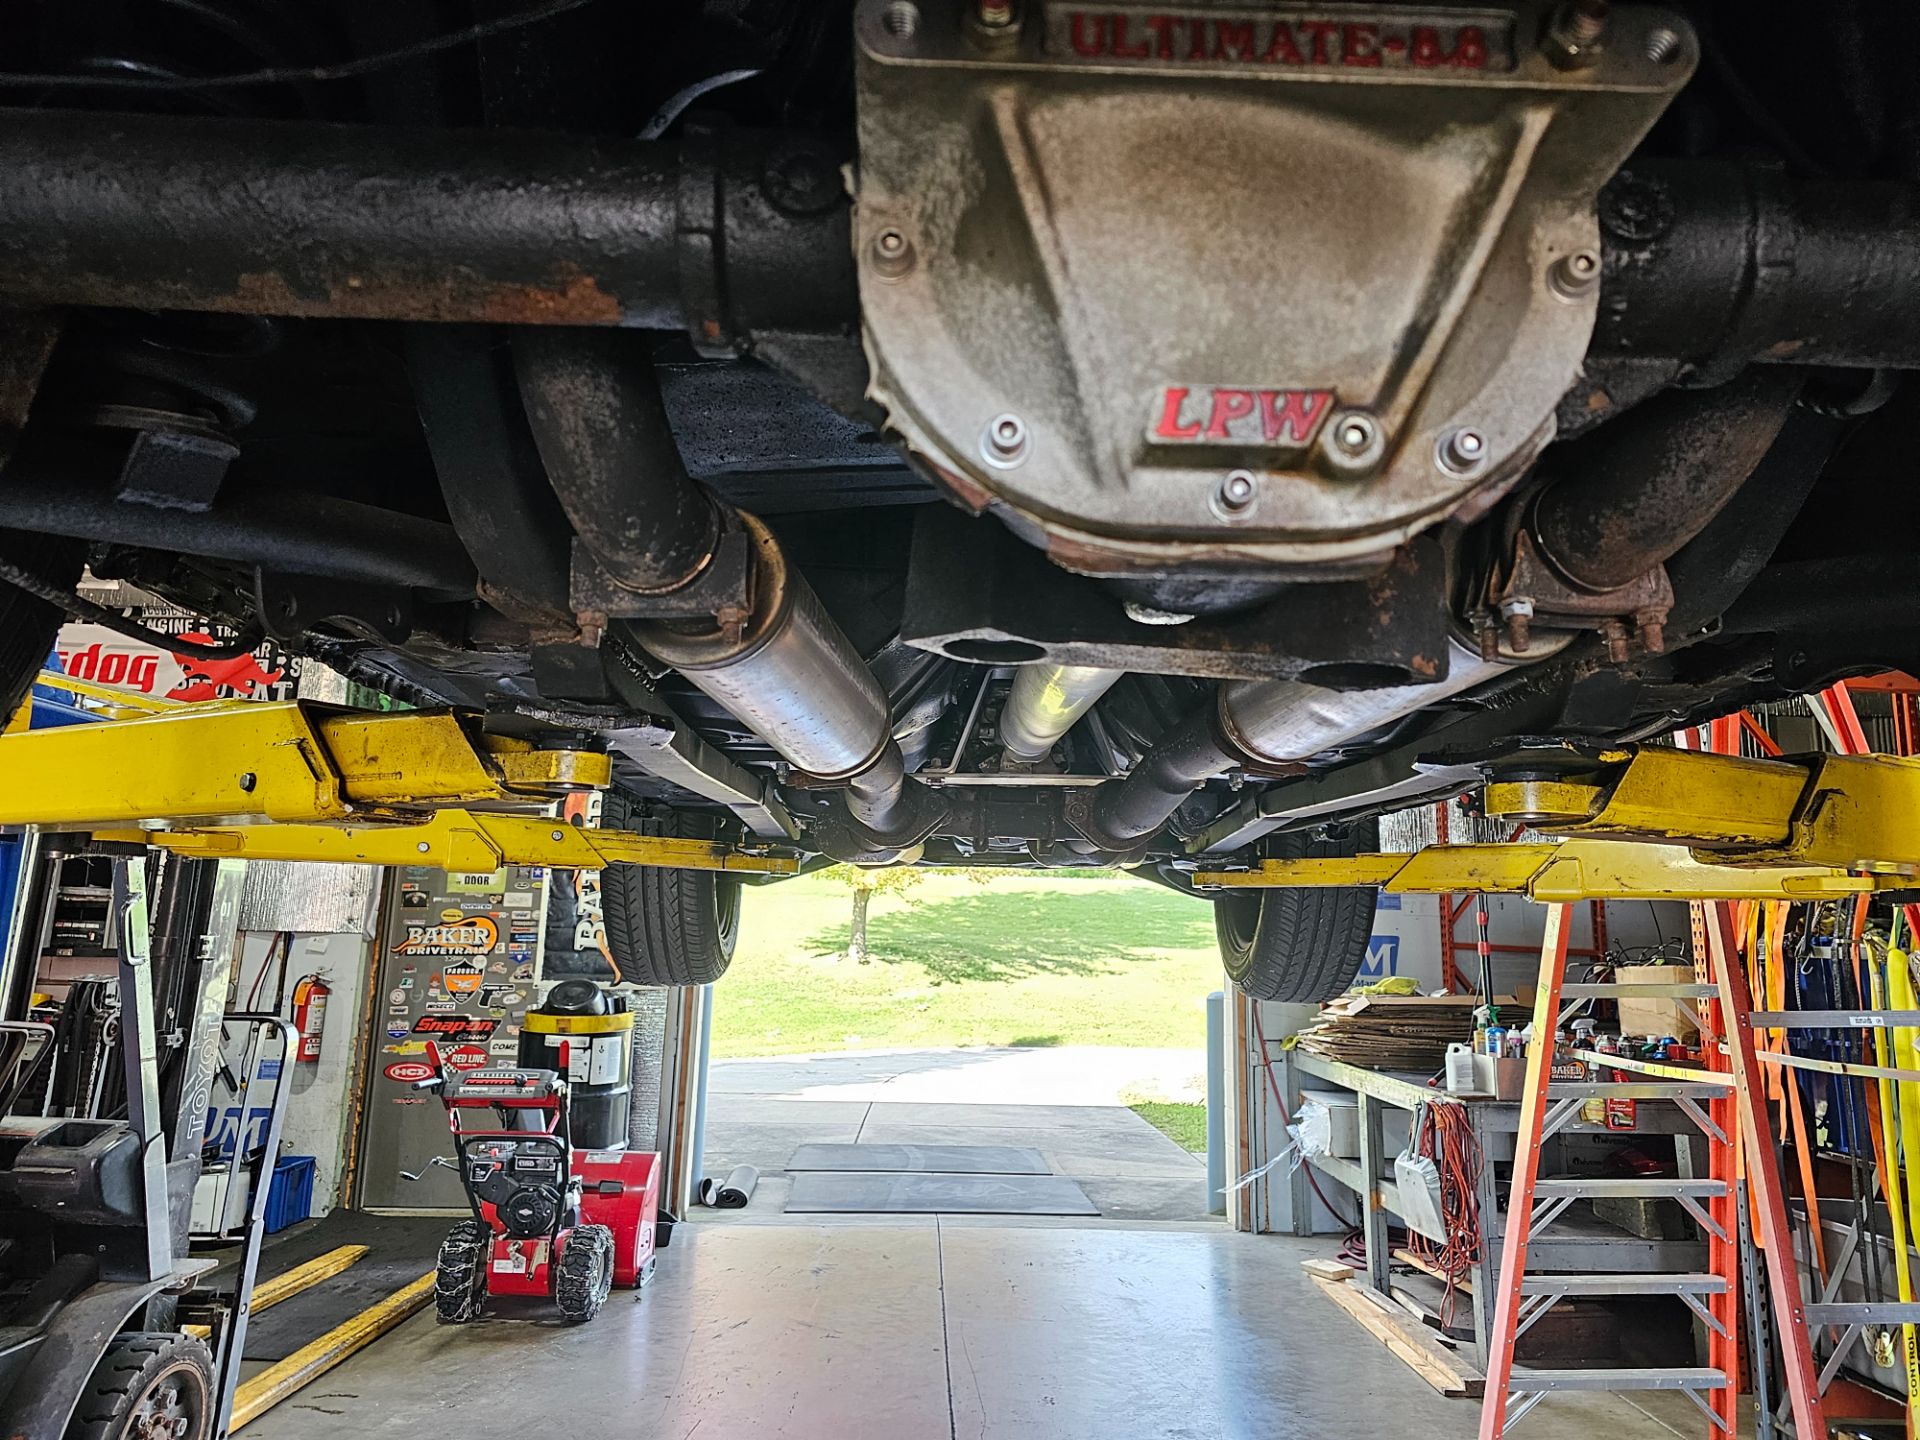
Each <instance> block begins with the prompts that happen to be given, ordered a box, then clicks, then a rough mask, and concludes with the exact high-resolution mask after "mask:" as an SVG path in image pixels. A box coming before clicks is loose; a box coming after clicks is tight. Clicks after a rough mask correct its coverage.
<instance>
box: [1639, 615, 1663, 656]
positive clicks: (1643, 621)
mask: <svg viewBox="0 0 1920 1440" xmlns="http://www.w3.org/2000/svg"><path fill="white" fill-rule="evenodd" d="M1633 626H1634V633H1635V635H1636V636H1637V638H1638V639H1639V641H1640V644H1641V646H1642V647H1643V648H1644V649H1645V650H1646V652H1647V653H1648V654H1649V655H1661V654H1664V653H1665V652H1666V648H1667V616H1666V612H1665V611H1663V610H1640V611H1636V612H1635V614H1634V617H1633Z"/></svg>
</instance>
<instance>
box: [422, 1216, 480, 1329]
mask: <svg viewBox="0 0 1920 1440" xmlns="http://www.w3.org/2000/svg"><path fill="white" fill-rule="evenodd" d="M492 1250H493V1231H491V1230H489V1229H488V1228H487V1227H486V1226H485V1225H482V1224H481V1223H480V1222H479V1221H478V1220H462V1221H461V1222H460V1223H459V1224H457V1225H455V1226H454V1227H453V1229H451V1230H449V1231H448V1232H447V1238H446V1239H444V1240H442V1241H441V1242H440V1264H439V1267H438V1269H437V1270H436V1272H435V1275H434V1282H433V1313H434V1314H435V1315H436V1316H437V1317H439V1320H440V1323H441V1324H442V1325H464V1324H466V1323H467V1322H468V1321H469V1320H476V1319H478V1318H479V1316H480V1307H481V1306H483V1305H485V1304H486V1303H487V1256H488V1255H489V1254H491V1253H492Z"/></svg>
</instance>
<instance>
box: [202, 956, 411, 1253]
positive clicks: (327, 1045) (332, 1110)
mask: <svg viewBox="0 0 1920 1440" xmlns="http://www.w3.org/2000/svg"><path fill="white" fill-rule="evenodd" d="M274 939H275V937H274V936H273V935H272V934H270V933H266V932H259V931H249V932H245V933H243V934H242V936H241V941H242V948H241V954H240V966H239V979H238V984H237V987H236V989H235V992H234V995H233V997H232V1000H231V1001H230V1003H229V1005H228V1008H229V1009H230V1010H244V1009H248V1008H250V1007H249V1006H248V1004H247V997H248V995H249V994H250V993H252V991H253V987H254V981H255V979H256V978H257V977H258V976H259V974H260V968H261V965H262V964H263V962H265V961H266V959H267V957H268V955H269V953H270V951H271V949H272V946H273V943H274ZM372 943H373V942H372V941H371V940H369V939H368V938H367V937H366V936H364V935H359V934H353V933H345V934H319V933H309V932H295V933H294V937H293V948H292V951H291V953H290V954H289V955H288V956H287V962H286V963H287V980H286V987H285V990H286V993H285V996H284V999H283V1003H282V1004H281V1006H280V1013H281V1015H282V1016H284V1017H286V1018H288V1019H291V1018H292V1015H293V989H294V984H295V982H296V981H298V980H299V978H300V977H301V976H303V975H308V974H318V975H320V976H321V977H323V978H324V979H325V980H326V982H327V984H328V985H329V986H330V987H332V994H331V995H330V996H328V999H327V1016H326V1023H325V1026H324V1028H323V1029H322V1032H321V1041H320V1059H319V1060H318V1061H317V1062H315V1063H311V1064H300V1063H294V1062H290V1063H289V1064H288V1066H287V1067H286V1068H287V1073H288V1077H289V1078H288V1081H287V1083H290V1084H291V1085H292V1087H293V1090H292V1094H291V1095H290V1096H289V1097H288V1100H287V1115H286V1119H285V1121H284V1122H283V1123H282V1127H281V1132H280V1153H281V1154H282V1155H311V1156H313V1157H314V1161H315V1164H314V1185H313V1213H314V1214H315V1215H316V1216H318V1215H324V1214H326V1213H327V1211H329V1210H331V1209H333V1207H334V1206H335V1205H337V1204H339V1203H340V1184H341V1178H342V1174H343V1171H344V1169H345V1166H346V1159H347V1146H348V1144H349V1142H350V1140H351V1134H350V1130H351V1120H352V1115H353V1096H354V1091H355V1088H356V1085H357V1083H358V1077H359V1072H360V1066H361V1051H360V1046H361V1045H362V1044H363V1043H364V1037H363V1036H362V1035H361V1033H360V1031H361V1024H360V1019H361V1012H362V1011H363V1010H364V1009H365V1004H366V984H367V977H368V975H369V973H370V969H371V965H370V960H371V954H370V951H371V946H372ZM278 969H279V967H278V965H277V964H276V965H275V966H274V967H273V971H272V972H271V973H269V974H268V975H267V977H266V979H265V980H264V982H263V983H262V984H261V986H260V991H259V995H260V998H259V999H258V1001H257V1002H256V1006H257V1008H259V1009H262V1010H266V1009H270V1008H272V1007H271V1004H270V1001H271V998H272V995H273V991H274V988H275V976H276V975H277V973H278ZM241 1043H242V1042H241V1038H240V1036H239V1035H238V1034H237V1033H236V1034H235V1036H234V1039H233V1041H232V1042H231V1043H230V1045H229V1049H228V1064H229V1065H237V1064H238V1063H239V1059H240V1055H239V1051H240V1047H241ZM232 1103H233V1102H232V1097H231V1095H229V1094H227V1093H226V1092H225V1090H224V1089H223V1088H222V1087H220V1086H218V1085H216V1087H215V1109H216V1111H218V1110H219V1109H221V1107H222V1106H231V1105H232ZM250 1105H253V1106H255V1107H256V1108H257V1102H254V1101H252V1099H251V1097H250Z"/></svg>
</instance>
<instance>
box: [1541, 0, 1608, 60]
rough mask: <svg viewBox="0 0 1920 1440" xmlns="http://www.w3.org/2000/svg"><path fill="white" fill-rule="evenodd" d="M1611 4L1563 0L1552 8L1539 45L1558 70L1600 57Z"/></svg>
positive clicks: (1594, 1) (1585, 0)
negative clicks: (1564, 1) (1556, 7)
mask: <svg viewBox="0 0 1920 1440" xmlns="http://www.w3.org/2000/svg"><path fill="white" fill-rule="evenodd" d="M1611 19H1612V7H1611V6H1609V5H1608V3H1607V0H1566V3H1565V4H1563V5H1561V6H1560V7H1559V8H1558V9H1557V10H1555V11H1554V12H1553V18H1552V19H1551V20H1549V21H1548V22H1547V30H1546V34H1545V35H1544V36H1542V37H1541V47H1540V48H1541V49H1542V50H1544V51H1545V52H1546V55H1547V58H1548V59H1549V60H1551V61H1552V62H1553V63H1554V64H1555V65H1557V66H1559V67H1560V68H1561V69H1562V70H1582V69H1585V68H1586V67H1587V66H1589V65H1592V64H1594V63H1595V62H1596V61H1598V60H1599V58H1600V48H1601V42H1602V41H1603V40H1604V39H1605V37H1606V33H1607V25H1608V22H1609V21H1610V20H1611Z"/></svg>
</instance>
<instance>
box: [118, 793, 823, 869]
mask: <svg viewBox="0 0 1920 1440" xmlns="http://www.w3.org/2000/svg"><path fill="white" fill-rule="evenodd" d="M94 836H95V838H96V839H100V840H130V841H135V842H138V843H140V844H143V845H156V846H158V847H159V848H161V849H162V850H171V851H173V852H175V853H176V854H179V855H193V856H199V857H202V858H205V859H213V860H313V861H320V862H322V863H332V864H342V863H350V864H357V865H431V866H433V867H434V868H435V869H437V870H488V871H491V870H498V869H499V868H500V867H501V866H503V865H553V866H558V867H560V868H561V869H567V870H599V869H601V868H603V867H604V866H607V865H666V866H671V867H673V868H676V869H681V870H730V871H733V872H735V873H738V874H754V875H794V874H798V873H799V870H800V861H799V859H798V858H797V857H796V856H793V855H791V854H780V853H777V852H773V851H767V850H764V849H762V848H760V847H755V848H754V849H742V848H740V847H738V846H734V845H729V844H726V843H723V842H721V841H717V840H686V839H681V838H678V837H675V836H671V835H636V834H634V833H633V832H632V831H628V830H585V829H582V828H581V827H580V826H578V825H570V824H568V823H567V822H566V821H564V820H549V819H541V818H539V817H534V816H526V815H491V814H480V813H475V812H474V811H471V810H457V809H449V810H441V811H439V812H438V813H436V814H435V815H434V816H433V817H432V818H431V819H430V820H427V821H425V822H423V823H422V824H419V825H237V826H233V827H231V828H223V829H194V830H132V831H115V830H96V831H94Z"/></svg>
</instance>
